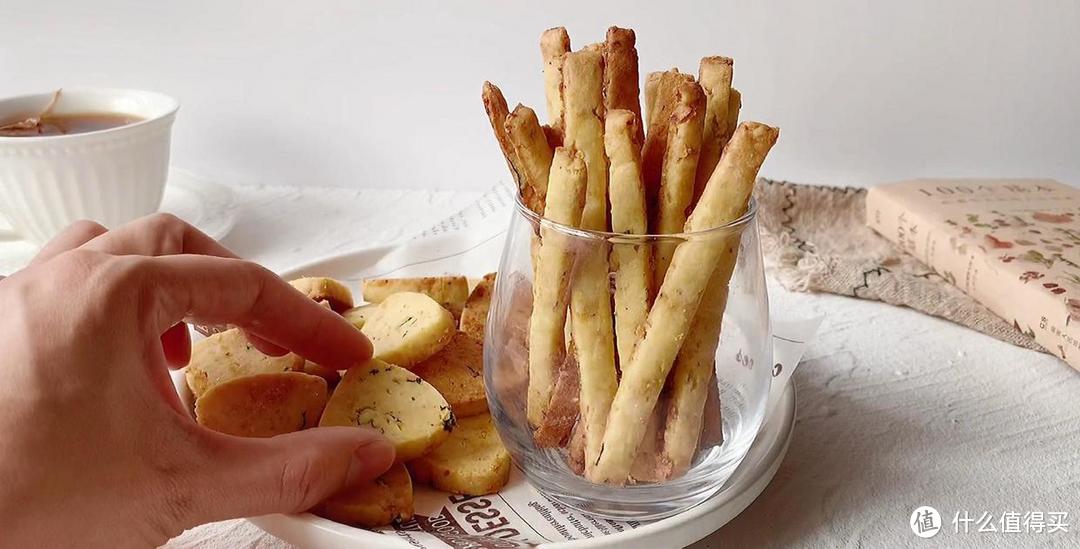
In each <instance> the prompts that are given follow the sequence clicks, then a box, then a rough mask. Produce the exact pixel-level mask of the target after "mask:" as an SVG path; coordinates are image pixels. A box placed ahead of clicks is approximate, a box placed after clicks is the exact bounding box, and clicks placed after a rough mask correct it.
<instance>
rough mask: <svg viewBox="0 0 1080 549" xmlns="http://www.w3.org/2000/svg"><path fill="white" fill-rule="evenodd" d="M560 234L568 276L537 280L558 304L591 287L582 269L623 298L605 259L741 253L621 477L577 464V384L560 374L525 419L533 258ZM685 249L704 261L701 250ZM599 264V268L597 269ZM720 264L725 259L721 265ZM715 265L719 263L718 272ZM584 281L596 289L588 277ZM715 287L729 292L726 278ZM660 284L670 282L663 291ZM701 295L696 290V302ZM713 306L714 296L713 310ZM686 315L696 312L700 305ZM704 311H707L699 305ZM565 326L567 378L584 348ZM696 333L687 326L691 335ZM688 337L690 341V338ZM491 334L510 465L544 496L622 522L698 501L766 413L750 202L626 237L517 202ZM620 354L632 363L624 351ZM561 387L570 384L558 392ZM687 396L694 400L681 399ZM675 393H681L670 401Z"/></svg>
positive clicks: (720, 480) (758, 262)
mask: <svg viewBox="0 0 1080 549" xmlns="http://www.w3.org/2000/svg"><path fill="white" fill-rule="evenodd" d="M555 241H559V242H562V243H563V247H562V248H563V249H564V250H565V254H566V255H565V256H564V257H566V258H567V261H568V262H569V265H570V267H569V269H568V272H567V276H566V280H567V282H566V283H565V284H560V283H559V281H558V280H552V278H557V277H552V276H550V275H545V276H542V277H541V280H540V281H539V282H540V283H541V284H557V286H556V288H559V290H558V291H556V292H555V294H556V295H561V296H562V298H561V300H562V301H561V302H563V303H569V302H570V301H571V297H570V295H571V294H572V293H573V289H574V288H575V287H580V286H579V285H582V284H588V283H589V281H587V280H585V279H584V278H583V277H586V276H593V277H595V276H597V273H598V272H599V273H600V276H602V277H603V278H605V279H607V278H610V283H602V285H601V287H602V288H603V289H606V290H609V291H608V292H606V293H608V294H610V295H611V296H612V300H613V301H614V305H613V306H612V308H613V309H614V308H617V307H618V303H619V302H618V298H617V297H615V294H616V289H615V288H616V286H617V284H618V276H619V275H618V274H617V272H616V271H617V269H614V268H611V267H610V265H612V264H615V263H617V262H616V261H610V262H609V258H612V259H614V258H616V256H619V257H623V258H625V257H627V256H626V255H621V256H620V254H626V253H628V252H629V251H640V250H646V251H648V252H649V253H650V255H651V257H652V258H654V259H653V260H652V261H650V266H651V267H650V268H651V269H655V268H656V267H655V263H656V261H655V258H657V257H663V256H665V255H669V254H671V253H672V252H673V251H674V250H675V249H676V248H677V247H678V246H680V245H684V244H685V245H687V246H689V247H688V248H687V250H688V251H689V250H694V251H695V252H697V251H700V250H702V249H704V248H703V247H705V246H716V247H726V249H727V250H731V251H736V250H737V253H736V256H735V258H734V259H731V258H730V255H729V256H728V263H727V264H728V265H731V263H732V262H733V263H734V266H733V268H732V267H728V268H729V269H731V278H730V282H729V284H728V286H727V288H726V289H727V299H726V307H725V306H724V305H723V298H722V297H720V299H719V301H718V302H717V301H716V300H715V299H714V300H713V304H714V305H713V307H712V308H711V310H712V311H713V312H714V313H716V314H714V315H713V317H714V318H718V315H719V311H721V310H722V322H721V323H720V324H719V326H717V323H716V322H712V323H711V324H710V323H706V324H703V327H702V328H701V329H699V330H697V332H698V333H696V335H694V336H690V335H686V336H684V340H683V342H682V343H683V344H682V345H680V346H679V348H680V351H679V355H678V358H677V359H676V360H675V361H674V365H673V366H672V367H671V372H669V377H667V378H666V381H665V382H664V383H663V387H664V388H663V389H662V390H661V391H660V393H659V396H658V399H657V404H656V405H655V406H654V407H653V408H652V414H651V415H649V416H648V419H647V420H645V421H644V422H641V424H642V425H643V427H642V428H643V429H644V430H645V435H644V437H643V440H642V443H641V444H640V445H639V446H638V449H637V451H636V454H637V455H636V456H635V457H634V463H633V467H632V468H631V474H630V475H629V477H628V478H627V480H626V482H625V483H623V482H614V483H612V482H593V481H591V480H589V479H588V478H586V474H585V473H584V472H583V469H584V468H585V466H584V465H583V463H584V461H586V460H585V457H584V456H583V452H582V450H581V448H582V446H583V444H582V440H584V436H583V434H582V433H581V432H579V431H583V430H584V429H582V426H581V425H578V424H577V423H580V418H579V417H577V412H578V410H579V409H580V406H581V405H580V403H579V402H578V399H577V397H578V395H577V394H576V393H575V390H576V389H574V388H573V383H566V384H565V387H560V386H559V385H560V383H561V382H562V381H561V380H560V381H556V383H555V387H554V389H553V396H552V397H551V399H550V401H549V403H548V405H547V407H546V409H545V414H544V416H543V419H541V420H535V419H534V420H533V421H530V418H529V416H530V415H532V414H531V413H530V412H529V410H528V393H529V384H530V376H529V371H530V368H529V353H530V349H529V341H528V340H529V332H530V316H531V314H532V301H533V288H534V285H535V284H537V280H536V277H535V275H534V259H535V258H536V257H537V254H538V253H539V251H538V250H539V248H540V246H541V245H542V243H544V242H555ZM716 249H719V248H716ZM685 255H686V256H687V257H700V256H699V255H698V254H696V253H695V255H693V256H690V255H689V254H685ZM705 255H709V254H705ZM714 257H715V255H714ZM722 257H723V256H722ZM598 263H599V264H602V266H599V267H598V266H597V265H598ZM723 263H724V260H723V259H721V260H720V261H718V262H717V265H722V264H723ZM722 270H724V269H723V268H722V267H718V268H717V269H715V271H722ZM706 272H707V271H706ZM586 273H589V274H586ZM593 282H595V278H594V279H593ZM605 282H607V281H605ZM653 286H655V287H654V288H653V289H652V290H651V292H650V293H651V294H655V293H656V292H657V291H658V286H659V284H654V285H653ZM591 287H593V288H596V287H598V286H597V285H596V284H595V283H594V284H592V285H591ZM711 289H712V290H713V291H716V290H717V289H718V290H719V291H721V292H722V291H723V290H724V288H723V285H722V282H721V283H720V284H719V285H717V287H712V288H711ZM665 291H676V289H675V288H665ZM709 291H710V287H709V286H706V290H705V292H706V293H708V292H709ZM705 302H706V299H704V298H703V300H702V303H705ZM716 303H720V305H719V307H717V306H716ZM556 308H558V307H556ZM698 310H699V311H703V310H704V308H703V307H698ZM687 314H691V315H696V314H697V311H694V312H692V313H691V312H687ZM567 316H568V317H571V316H572V315H570V314H567ZM702 316H707V314H706V313H704V312H703V313H702ZM699 321H700V322H704V321H703V320H702V318H696V319H695V320H694V324H696V323H697V322H699ZM613 324H614V322H613ZM709 326H714V327H715V328H714V329H712V332H711V334H710V333H707V332H708V330H710V328H708V327H709ZM702 330H704V332H702ZM572 332H573V330H572V328H571V326H570V325H569V324H567V326H566V329H565V330H564V341H565V340H568V341H570V342H571V343H570V344H567V343H563V344H562V345H561V348H560V351H562V352H564V353H565V354H564V355H562V357H561V362H560V363H558V364H557V365H556V368H555V370H556V377H557V378H558V376H560V375H564V374H562V369H564V368H575V369H576V368H578V366H577V364H576V360H575V357H576V356H581V355H580V350H575V345H576V344H577V342H576V341H573V337H572V336H571V335H570V334H572ZM717 332H719V341H718V343H717V344H716V345H715V351H713V350H712V349H713V347H712V345H711V342H710V340H712V341H715V340H716V339H715V338H716V335H717ZM614 333H616V334H619V333H620V329H619V328H618V327H616V328H615V329H614ZM639 333H640V332H639ZM694 333H695V330H694V328H693V327H692V328H691V329H690V330H689V331H688V332H687V334H694ZM701 336H704V337H701ZM710 336H711V337H710ZM692 337H693V338H694V341H695V343H694V345H696V347H692V346H691V344H689V343H688V342H689V341H690V340H691V338H692ZM614 339H615V340H616V341H615V342H614V344H613V347H614V350H613V352H612V353H611V354H613V355H615V356H616V357H618V355H619V353H618V349H619V348H620V344H619V339H618V337H617V336H616V338H614ZM627 339H629V338H627ZM672 339H676V338H672ZM486 341H487V343H486V345H485V348H484V375H485V382H486V384H487V392H488V402H489V403H490V405H491V410H492V414H493V417H494V418H495V424H496V426H497V428H498V430H499V434H500V437H501V438H502V440H503V442H504V443H505V445H506V447H507V448H508V449H509V451H510V453H511V455H512V456H513V459H514V462H515V464H516V465H517V467H518V468H519V469H520V470H521V471H522V472H523V473H524V474H525V476H526V477H527V478H528V480H529V481H530V482H531V483H532V484H533V486H535V487H536V488H537V489H538V490H539V491H540V492H541V493H543V494H544V495H545V496H547V497H549V498H551V499H552V500H555V501H557V502H559V503H562V504H564V505H566V506H568V507H571V508H574V509H578V510H580V511H584V512H587V513H592V514H594V515H597V516H600V517H604V518H611V519H617V520H649V519H658V518H663V517H666V516H670V515H674V514H677V513H679V512H681V511H684V510H686V509H688V508H690V507H693V506H694V505H697V504H699V503H701V502H703V501H705V500H706V499H708V498H709V497H710V496H712V495H713V494H715V493H716V492H717V491H718V490H719V489H720V488H721V487H722V486H723V485H724V483H725V482H726V481H727V479H728V478H729V477H730V476H731V475H732V473H733V472H734V471H735V468H736V467H738V465H739V464H740V462H741V461H742V460H743V457H744V456H745V455H746V452H747V450H748V449H749V448H750V445H751V444H752V443H753V441H754V438H755V437H756V435H757V432H758V429H759V428H760V426H761V424H762V422H763V420H764V417H765V411H766V400H767V398H768V393H769V386H770V383H771V381H772V377H771V375H770V373H771V372H770V365H771V364H772V343H771V337H770V328H769V307H768V297H767V295H766V285H765V276H764V267H763V264H762V258H761V249H760V245H759V242H758V230H757V221H756V207H755V204H754V203H753V202H751V204H750V207H749V208H748V211H747V213H746V214H745V215H743V216H742V217H741V218H739V219H737V220H735V221H734V222H732V223H729V224H727V225H724V226H722V227H717V228H715V229H711V230H708V231H701V232H696V233H689V234H679V235H622V234H615V233H605V232H595V231H585V230H580V229H574V228H572V227H568V226H565V225H560V224H558V223H555V222H552V221H550V220H547V219H542V218H540V217H539V216H537V215H536V214H535V213H533V212H532V211H531V210H529V209H528V208H527V207H525V206H524V205H522V204H521V203H520V202H518V204H517V208H516V209H515V212H514V214H513V218H512V220H511V222H510V227H509V231H508V234H507V238H506V243H505V248H504V250H503V255H502V260H501V264H500V265H499V277H498V279H497V281H496V285H495V296H494V299H493V300H492V303H491V309H490V312H489V316H488V323H487V333H486ZM622 343H623V345H626V342H622ZM633 345H634V343H632V342H631V343H630V346H629V347H626V348H627V349H632V348H633ZM693 348H696V349H697V356H698V357H699V360H698V361H697V364H699V366H698V367H697V369H696V370H695V369H694V368H692V367H690V366H687V367H686V369H685V370H684V369H681V366H680V364H681V362H686V363H687V364H691V363H692V361H690V360H689V359H687V360H685V361H684V360H683V359H684V358H687V357H690V356H692V355H693V353H692V352H691V349H693ZM684 353H685V355H686V357H684ZM628 354H629V353H628ZM609 356H610V355H609ZM702 358H704V359H702ZM616 361H617V362H626V363H628V362H630V361H629V360H628V359H626V358H623V359H622V360H621V361H620V360H618V359H616ZM624 366H626V364H619V367H624ZM651 366H654V367H655V365H651ZM575 371H576V370H575ZM692 371H694V372H696V377H693V379H696V380H697V381H689V380H690V379H691V377H682V376H677V374H683V373H689V372H692ZM537 377H539V376H537ZM570 377H573V376H570ZM676 377H679V378H680V379H684V380H685V382H684V383H682V387H681V389H675V387H676V386H677V385H678V383H677V382H676V381H675V378H676ZM567 387H570V389H569V390H567V391H563V390H562V389H564V388H567ZM689 387H694V388H689ZM690 393H693V394H695V395H697V396H696V397H692V396H688V395H689V394H690ZM676 394H678V395H680V396H681V397H682V398H676V396H675V395H676ZM702 395H705V396H702ZM676 401H678V402H676ZM702 401H704V402H702ZM641 402H642V403H644V404H643V407H644V406H647V404H648V403H647V399H642V400H641ZM676 410H680V411H681V412H679V413H676ZM695 414H700V416H699V417H700V422H698V421H695V420H694V419H693V418H694V417H695ZM679 422H681V423H679ZM699 425H700V426H699ZM688 426H689V427H688ZM680 433H681V434H682V436H679V435H680ZM687 434H689V438H687ZM602 453H603V450H601V454H602Z"/></svg>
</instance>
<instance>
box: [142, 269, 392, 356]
mask: <svg viewBox="0 0 1080 549" xmlns="http://www.w3.org/2000/svg"><path fill="white" fill-rule="evenodd" d="M135 265H137V266H138V267H137V268H136V269H133V271H134V272H135V278H136V280H135V281H134V282H135V288H137V289H138V295H140V296H142V299H143V300H144V301H143V302H142V303H140V304H139V306H140V310H144V311H150V313H151V318H150V319H148V320H149V321H150V323H151V324H152V326H153V328H154V329H155V333H161V332H163V331H164V330H166V329H168V328H169V327H170V326H172V325H173V324H174V323H176V322H178V321H180V320H181V319H183V318H193V319H195V320H197V321H199V322H204V323H210V324H232V325H235V326H238V327H240V328H243V329H244V330H245V331H248V332H251V333H253V334H255V335H257V336H258V337H260V338H262V339H264V340H266V341H269V342H270V343H273V344H275V345H277V346H279V347H283V348H285V349H288V350H290V351H292V352H294V353H296V354H298V355H300V356H302V357H304V358H306V359H308V360H310V361H312V362H315V363H318V364H322V365H325V366H328V367H331V368H335V369H347V368H350V367H352V366H355V365H357V364H361V363H363V362H367V361H368V360H369V359H370V358H371V355H372V347H371V342H370V341H368V339H367V337H365V336H364V334H362V333H360V330H357V329H356V328H355V327H353V326H352V325H351V324H349V322H347V321H346V320H345V319H344V318H342V317H341V316H340V315H338V314H337V313H335V312H333V311H331V310H330V309H327V308H325V307H323V306H321V305H319V304H318V303H316V302H314V301H312V300H311V299H309V298H308V297H307V296H305V295H304V294H302V293H300V292H299V291H297V290H296V289H295V288H293V287H292V286H290V285H289V284H288V283H287V282H285V281H284V280H282V279H281V278H279V277H278V276H277V275H275V274H274V273H272V272H270V271H269V270H267V269H266V268H264V267H261V266H259V265H257V264H255V263H251V262H248V261H243V260H239V259H231V258H221V257H212V256H201V255H172V256H163V257H155V258H139V259H138V260H136V263H135ZM147 300H149V306H147Z"/></svg>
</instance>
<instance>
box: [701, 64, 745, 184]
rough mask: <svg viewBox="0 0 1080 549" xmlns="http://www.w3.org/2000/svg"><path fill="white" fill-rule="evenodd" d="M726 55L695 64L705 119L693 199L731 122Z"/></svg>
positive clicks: (716, 157)
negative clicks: (702, 91) (697, 65)
mask: <svg viewBox="0 0 1080 549" xmlns="http://www.w3.org/2000/svg"><path fill="white" fill-rule="evenodd" d="M732 63H733V61H732V60H731V58H730V57H720V56H714V57H706V58H704V59H702V60H701V65H700V66H699V67H698V82H699V83H700V84H701V88H702V89H703V90H704V91H705V98H706V100H705V122H704V130H703V132H702V137H701V157H700V158H699V159H698V168H697V177H696V178H695V184H694V199H695V200H697V198H698V197H700V196H701V191H703V190H705V183H708V181H709V176H710V175H712V172H713V169H714V168H716V164H717V163H718V162H720V152H721V151H723V150H724V144H725V143H726V142H727V140H728V139H729V138H730V137H731V132H730V131H729V130H734V129H735V126H734V124H731V125H730V127H729V124H728V119H727V117H728V111H729V109H728V100H729V99H730V98H731V69H732Z"/></svg>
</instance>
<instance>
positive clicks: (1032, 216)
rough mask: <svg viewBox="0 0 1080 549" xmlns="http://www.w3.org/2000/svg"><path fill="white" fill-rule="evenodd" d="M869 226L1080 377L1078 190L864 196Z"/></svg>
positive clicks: (922, 185) (972, 182)
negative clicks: (1036, 343)
mask: <svg viewBox="0 0 1080 549" xmlns="http://www.w3.org/2000/svg"><path fill="white" fill-rule="evenodd" d="M866 224H867V225H868V226H870V228H872V229H874V230H875V231H877V232H878V233H879V234H881V235H882V236H884V237H885V238H887V239H889V240H890V241H892V242H893V243H894V244H896V245H897V246H899V247H900V248H901V249H903V250H904V251H905V252H907V253H909V254H911V255H913V256H915V257H916V258H918V259H920V260H921V261H922V262H924V263H926V264H927V265H928V266H930V268H932V269H934V270H935V271H936V272H937V273H938V274H939V275H941V276H942V277H943V278H945V279H946V280H948V281H949V282H950V283H952V284H953V285H955V286H957V287H959V288H960V289H961V290H963V291H964V292H965V293H967V294H968V295H969V296H971V297H972V298H974V299H975V300H976V301H978V302H980V303H982V304H983V305H985V306H986V307H987V308H988V309H990V310H991V311H993V312H994V313H995V314H997V315H999V316H1001V317H1002V318H1004V319H1005V320H1007V321H1009V322H1011V323H1012V324H1013V326H1015V327H1016V328H1017V329H1018V330H1020V331H1021V332H1023V333H1025V334H1027V335H1028V336H1030V337H1032V338H1034V339H1035V341H1036V342H1038V343H1039V344H1041V345H1042V346H1043V347H1045V348H1046V349H1047V350H1048V351H1050V352H1051V353H1053V354H1055V355H1057V356H1058V357H1061V358H1062V359H1063V360H1065V361H1066V362H1068V363H1069V364H1070V365H1071V366H1073V367H1074V368H1077V369H1080V189H1076V188H1073V187H1070V186H1068V185H1065V184H1062V183H1059V182H1057V181H1053V180H1049V179H920V180H913V181H902V182H899V183H889V184H885V185H880V186H877V187H873V188H871V189H870V190H869V191H868V193H867V197H866Z"/></svg>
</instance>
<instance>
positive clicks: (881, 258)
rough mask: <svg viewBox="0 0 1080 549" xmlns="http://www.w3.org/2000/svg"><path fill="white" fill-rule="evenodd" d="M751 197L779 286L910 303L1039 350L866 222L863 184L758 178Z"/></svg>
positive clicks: (926, 310) (766, 257)
mask: <svg viewBox="0 0 1080 549" xmlns="http://www.w3.org/2000/svg"><path fill="white" fill-rule="evenodd" d="M755 197H756V198H757V201H758V212H759V213H758V218H759V220H760V223H761V232H762V248H763V249H764V252H765V261H766V265H767V266H768V267H769V269H770V271H771V272H772V274H773V275H774V276H776V278H777V279H778V280H779V282H780V283H781V284H782V285H783V286H784V287H785V288H787V289H789V290H793V291H799V292H829V293H834V294H839V295H845V296H850V297H857V298H861V299H871V300H876V301H884V302H885V303H891V304H893V305H901V306H905V307H911V308H912V309H915V310H917V311H922V312H924V313H926V314H929V315H933V316H936V317H940V318H944V319H947V320H951V321H953V322H955V323H957V324H961V325H963V326H967V327H969V328H971V329H974V330H978V331H980V332H982V333H984V334H987V335H989V336H991V337H995V338H997V339H1000V340H1002V341H1006V342H1009V343H1012V344H1013V345H1019V346H1020V347H1025V348H1028V349H1034V350H1037V351H1042V352H1046V351H1045V350H1044V349H1043V348H1042V347H1041V346H1040V345H1039V344H1037V343H1035V341H1034V340H1032V339H1031V338H1030V337H1028V336H1026V335H1024V334H1023V333H1021V332H1020V330H1018V329H1017V328H1015V327H1014V326H1012V325H1011V324H1009V323H1008V322H1006V321H1005V320H1003V319H1001V317H998V316H997V315H995V314H994V313H992V312H990V310H989V309H987V308H986V307H984V306H982V305H980V304H979V303H978V302H977V301H975V300H973V299H971V298H970V297H968V296H967V295H966V294H964V293H963V292H962V291H960V290H959V289H958V288H956V287H955V286H953V285H951V284H949V283H948V282H946V281H945V279H943V278H942V277H940V276H938V275H937V274H936V273H934V271H933V270H932V269H930V268H929V267H927V266H926V265H925V264H923V263H922V262H920V261H919V260H917V259H915V258H914V257H912V256H910V255H908V254H906V253H904V252H902V251H900V250H899V249H897V248H896V247H895V246H893V245H892V243H890V242H889V241H888V240H886V239H884V238H882V237H881V236H879V235H878V234H877V233H875V232H874V231H873V230H871V229H870V228H868V227H867V226H866V225H865V218H866V189H856V188H851V187H825V186H817V185H802V184H797V183H788V182H781V181H772V180H768V179H761V180H760V181H759V182H758V185H757V190H756V192H755Z"/></svg>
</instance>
